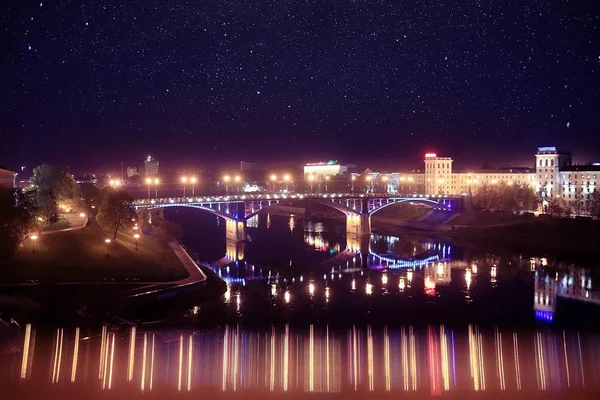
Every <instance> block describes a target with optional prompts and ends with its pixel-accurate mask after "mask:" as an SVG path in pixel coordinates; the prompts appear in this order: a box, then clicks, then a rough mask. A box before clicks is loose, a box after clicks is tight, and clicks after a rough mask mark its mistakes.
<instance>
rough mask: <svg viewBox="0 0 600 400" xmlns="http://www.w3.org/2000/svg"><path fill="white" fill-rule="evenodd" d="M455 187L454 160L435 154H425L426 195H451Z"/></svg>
mask: <svg viewBox="0 0 600 400" xmlns="http://www.w3.org/2000/svg"><path fill="white" fill-rule="evenodd" d="M453 187H454V183H453V181H452V159H451V158H450V157H438V156H437V154H435V153H427V154H425V193H427V194H450V193H452V192H453V191H454V190H453Z"/></svg>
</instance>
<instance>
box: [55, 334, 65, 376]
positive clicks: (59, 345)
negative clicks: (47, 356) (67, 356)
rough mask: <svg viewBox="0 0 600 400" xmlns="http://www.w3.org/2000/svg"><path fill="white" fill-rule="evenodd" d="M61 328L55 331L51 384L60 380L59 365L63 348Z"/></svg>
mask: <svg viewBox="0 0 600 400" xmlns="http://www.w3.org/2000/svg"><path fill="white" fill-rule="evenodd" d="M63 332H64V331H63V328H58V329H57V330H56V347H55V352H54V362H53V368H52V383H58V381H59V380H60V364H61V361H62V347H63Z"/></svg>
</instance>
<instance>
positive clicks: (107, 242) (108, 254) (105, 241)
mask: <svg viewBox="0 0 600 400" xmlns="http://www.w3.org/2000/svg"><path fill="white" fill-rule="evenodd" d="M104 243H106V257H110V253H109V252H108V245H109V244H110V239H104Z"/></svg>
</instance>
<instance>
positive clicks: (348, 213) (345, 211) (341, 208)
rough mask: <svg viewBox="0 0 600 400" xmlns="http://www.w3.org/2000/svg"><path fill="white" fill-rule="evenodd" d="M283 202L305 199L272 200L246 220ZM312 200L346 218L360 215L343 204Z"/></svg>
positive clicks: (249, 215)
mask: <svg viewBox="0 0 600 400" xmlns="http://www.w3.org/2000/svg"><path fill="white" fill-rule="evenodd" d="M282 200H283V201H292V202H293V201H296V200H303V199H302V198H298V199H295V198H287V199H277V200H271V201H270V203H271V204H266V205H264V206H263V205H261V206H260V207H259V208H258V209H257V210H256V211H253V212H251V213H249V214H247V215H246V219H250V218H252V217H254V216H255V215H257V214H258V213H259V212H261V211H263V210H267V209H269V208H272V207H275V206H277V205H280V202H281V201H282ZM310 200H311V201H314V202H316V203H319V204H323V205H325V206H328V207H330V208H333V209H334V210H336V211H339V212H341V213H342V214H344V215H345V216H346V217H347V216H351V215H359V213H358V212H356V211H354V210H352V209H350V208H348V207H345V206H344V205H342V204H340V203H336V202H335V201H329V200H326V199H320V198H317V199H314V198H313V199H310ZM265 201H266V200H265Z"/></svg>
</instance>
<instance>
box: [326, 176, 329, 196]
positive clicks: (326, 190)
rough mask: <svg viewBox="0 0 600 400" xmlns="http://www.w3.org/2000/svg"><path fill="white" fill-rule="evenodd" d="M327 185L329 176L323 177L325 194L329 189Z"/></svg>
mask: <svg viewBox="0 0 600 400" xmlns="http://www.w3.org/2000/svg"><path fill="white" fill-rule="evenodd" d="M328 183H329V175H326V176H325V193H328V192H329V187H328V186H327V184H328Z"/></svg>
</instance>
